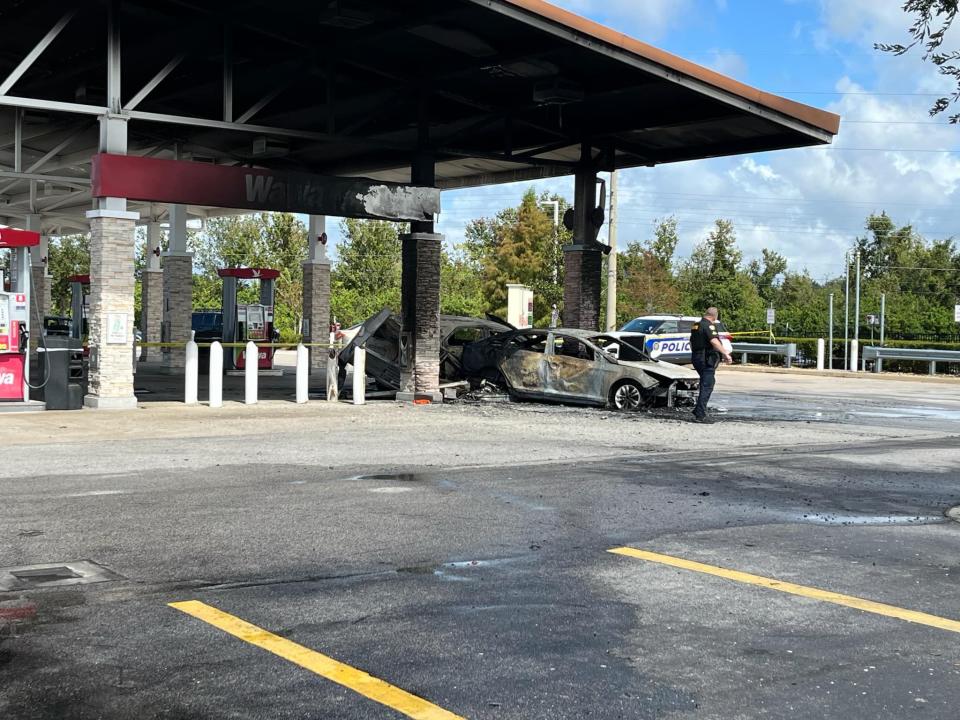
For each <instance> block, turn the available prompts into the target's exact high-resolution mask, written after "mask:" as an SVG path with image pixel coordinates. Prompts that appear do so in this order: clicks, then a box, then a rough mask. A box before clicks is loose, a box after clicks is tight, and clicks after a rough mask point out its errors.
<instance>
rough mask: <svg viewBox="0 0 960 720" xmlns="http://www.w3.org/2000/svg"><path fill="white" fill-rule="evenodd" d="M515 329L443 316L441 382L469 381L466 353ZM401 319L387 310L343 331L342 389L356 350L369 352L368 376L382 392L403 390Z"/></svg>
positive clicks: (493, 320)
mask: <svg viewBox="0 0 960 720" xmlns="http://www.w3.org/2000/svg"><path fill="white" fill-rule="evenodd" d="M513 329H514V328H513V327H512V326H511V325H508V324H506V323H505V322H503V321H500V320H498V319H496V318H494V317H492V316H490V317H488V318H472V317H460V316H458V315H441V316H440V381H441V382H442V383H455V382H460V381H463V380H466V379H467V376H466V375H465V374H464V372H463V364H462V363H463V361H462V357H463V349H464V347H466V346H468V345H470V344H471V343H475V342H478V341H482V340H486V339H487V338H489V337H491V336H492V335H496V334H498V333H503V332H509V331H511V330H513ZM400 333H401V325H400V318H399V317H397V316H396V315H394V314H393V313H392V312H391V311H390V310H389V308H384V309H383V310H381V311H380V312H379V313H377V314H376V315H374V316H373V317H370V318H368V319H367V320H366V321H364V322H363V323H362V324H361V325H359V326H355V327H352V328H348V329H347V330H345V331H344V333H343V334H344V339H345V341H346V344H345V345H344V347H343V350H341V351H340V356H339V363H340V369H339V373H340V386H341V387H342V386H343V385H344V382H345V380H346V375H347V365H348V364H352V363H353V351H354V349H355V348H357V347H360V346H365V347H366V350H367V363H366V372H367V375H369V376H370V377H372V378H373V379H374V381H375V382H376V384H377V387H379V388H380V389H381V390H399V389H400Z"/></svg>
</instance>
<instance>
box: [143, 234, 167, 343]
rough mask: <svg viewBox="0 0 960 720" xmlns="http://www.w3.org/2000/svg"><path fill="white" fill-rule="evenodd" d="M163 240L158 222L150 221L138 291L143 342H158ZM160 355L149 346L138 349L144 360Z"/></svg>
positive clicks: (161, 305)
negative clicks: (161, 248) (161, 247)
mask: <svg viewBox="0 0 960 720" xmlns="http://www.w3.org/2000/svg"><path fill="white" fill-rule="evenodd" d="M162 240H163V231H162V230H161V228H160V223H158V222H151V223H149V224H148V225H147V246H146V248H145V252H144V257H145V261H146V265H145V267H144V268H143V276H142V277H141V292H140V332H141V333H142V334H143V341H144V342H145V343H158V342H160V327H161V324H162V323H163V269H162V268H161V267H160V244H161V242H162ZM151 355H152V356H153V357H160V356H161V353H159V352H157V350H156V349H154V351H153V352H152V353H151V352H150V348H146V347H145V348H142V349H141V350H140V360H141V361H145V360H147V359H148V357H150V356H151Z"/></svg>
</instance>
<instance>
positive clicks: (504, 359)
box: [463, 328, 699, 410]
mask: <svg viewBox="0 0 960 720" xmlns="http://www.w3.org/2000/svg"><path fill="white" fill-rule="evenodd" d="M463 370H464V373H465V374H466V375H467V376H469V377H472V378H481V379H485V380H488V381H490V382H493V383H497V384H502V385H505V386H506V388H507V389H508V390H509V392H510V395H511V396H513V397H515V398H519V399H524V400H546V401H553V402H562V403H571V404H581V405H597V406H608V407H612V408H615V409H617V410H639V409H640V408H643V407H648V406H652V405H655V404H662V405H666V406H668V407H673V406H675V405H677V404H686V403H689V402H692V401H693V400H694V399H695V398H696V393H697V388H698V385H699V377H698V376H697V373H696V372H694V371H693V370H690V369H689V368H686V367H682V366H678V365H672V364H670V363H666V362H661V361H658V360H655V359H653V358H651V357H650V356H649V355H647V354H646V353H645V352H644V351H643V350H642V349H640V348H636V347H632V346H629V345H628V344H627V343H625V342H624V341H623V340H622V339H618V338H614V337H611V336H609V335H605V334H603V333H596V332H589V331H586V330H567V329H554V328H551V329H549V330H515V331H512V332H508V333H502V334H499V335H495V336H492V337H490V338H487V339H486V340H482V341H479V342H476V343H472V344H470V345H467V346H466V347H465V348H464V351H463Z"/></svg>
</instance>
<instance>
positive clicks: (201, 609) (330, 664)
mask: <svg viewBox="0 0 960 720" xmlns="http://www.w3.org/2000/svg"><path fill="white" fill-rule="evenodd" d="M170 607H172V608H175V609H176V610H180V611H181V612H185V613H186V614H187V615H192V616H193V617H195V618H197V619H198V620H203V621H204V622H205V623H208V624H210V625H213V626H214V627H216V628H219V629H220V630H223V631H224V632H226V633H229V634H230V635H233V636H234V637H238V638H240V639H241V640H243V641H244V642H248V643H250V644H251V645H256V646H257V647H259V648H262V649H264V650H267V651H268V652H271V653H273V654H274V655H278V656H279V657H282V658H283V659H284V660H289V661H290V662H292V663H294V664H295V665H299V666H300V667H302V668H306V669H307V670H310V671H311V672H313V673H316V674H317V675H320V676H321V677H324V678H326V679H327V680H331V681H333V682H335V683H337V684H339V685H343V686H344V687H345V688H348V689H349V690H353V691H354V692H356V693H359V694H360V695H363V696H364V697H367V698H370V699H371V700H374V701H376V702H378V703H380V704H381V705H386V706H387V707H389V708H393V709H394V710H396V711H397V712H400V713H403V714H404V715H406V716H407V717H411V718H415V720H464V718H462V717H460V716H459V715H454V714H453V713H451V712H447V711H446V710H444V709H443V708H439V707H437V706H436V705H433V704H431V703H429V702H427V701H426V700H423V699H422V698H419V697H417V696H416V695H411V694H410V693H408V692H407V691H406V690H401V689H400V688H398V687H394V686H393V685H391V684H390V683H387V682H384V681H383V680H380V679H379V678H375V677H373V676H372V675H368V674H367V673H365V672H363V671H362V670H357V669H356V668H352V667H350V666H349V665H344V664H343V663H341V662H338V661H336V660H334V659H333V658H330V657H327V656H326V655H322V654H321V653H318V652H316V651H315V650H311V649H310V648H306V647H304V646H303V645H298V644H297V643H295V642H291V641H290V640H287V639H286V638H282V637H279V636H278V635H274V634H273V633H271V632H267V631H266V630H264V629H262V628H258V627H257V626H256V625H251V624H250V623H248V622H246V621H244V620H241V619H240V618H238V617H234V616H233V615H230V614H228V613H225V612H223V611H222V610H218V609H217V608H215V607H211V606H210V605H207V604H205V603H202V602H198V601H196V600H190V601H187V602H176V603H170Z"/></svg>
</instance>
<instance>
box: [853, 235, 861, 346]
mask: <svg viewBox="0 0 960 720" xmlns="http://www.w3.org/2000/svg"><path fill="white" fill-rule="evenodd" d="M853 339H854V340H857V341H858V342H859V340H860V251H859V250H857V308H856V317H855V318H854V320H853Z"/></svg>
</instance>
